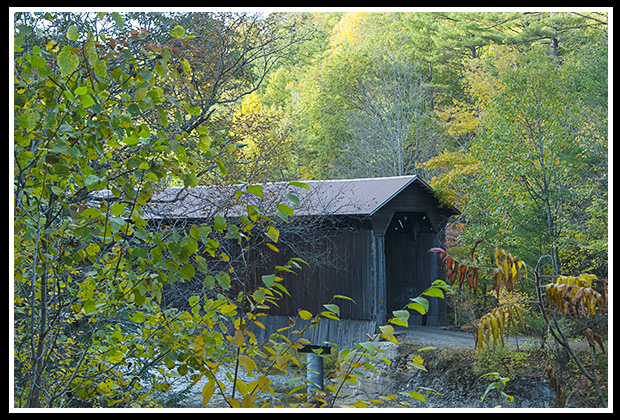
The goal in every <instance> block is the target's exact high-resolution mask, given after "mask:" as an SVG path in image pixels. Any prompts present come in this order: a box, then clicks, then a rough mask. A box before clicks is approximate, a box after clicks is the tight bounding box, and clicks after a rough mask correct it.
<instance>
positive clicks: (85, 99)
mask: <svg viewBox="0 0 620 420" xmlns="http://www.w3.org/2000/svg"><path fill="white" fill-rule="evenodd" d="M93 105H95V100H94V99H93V98H92V96H90V95H84V96H82V106H83V107H84V108H90V107H91V106H93Z"/></svg>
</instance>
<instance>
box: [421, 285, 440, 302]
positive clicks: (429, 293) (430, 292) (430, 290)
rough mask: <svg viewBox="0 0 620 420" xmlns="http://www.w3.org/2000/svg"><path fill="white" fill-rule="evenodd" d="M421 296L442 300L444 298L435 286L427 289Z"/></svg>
mask: <svg viewBox="0 0 620 420" xmlns="http://www.w3.org/2000/svg"><path fill="white" fill-rule="evenodd" d="M422 294H423V295H426V296H431V297H438V298H442V299H443V297H444V294H443V291H442V290H441V289H440V288H439V287H435V286H432V287H429V288H428V289H426V290H425V291H424V293H422Z"/></svg>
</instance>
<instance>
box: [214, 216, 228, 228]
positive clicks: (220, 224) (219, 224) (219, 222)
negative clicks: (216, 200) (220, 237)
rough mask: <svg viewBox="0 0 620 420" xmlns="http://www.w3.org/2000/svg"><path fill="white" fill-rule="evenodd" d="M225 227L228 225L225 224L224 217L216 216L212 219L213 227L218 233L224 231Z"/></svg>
mask: <svg viewBox="0 0 620 420" xmlns="http://www.w3.org/2000/svg"><path fill="white" fill-rule="evenodd" d="M227 225H228V224H227V223H226V218H225V217H224V216H220V215H219V214H218V215H217V216H215V219H213V227H214V228H215V230H217V231H218V232H223V231H224V230H225V229H226V226H227Z"/></svg>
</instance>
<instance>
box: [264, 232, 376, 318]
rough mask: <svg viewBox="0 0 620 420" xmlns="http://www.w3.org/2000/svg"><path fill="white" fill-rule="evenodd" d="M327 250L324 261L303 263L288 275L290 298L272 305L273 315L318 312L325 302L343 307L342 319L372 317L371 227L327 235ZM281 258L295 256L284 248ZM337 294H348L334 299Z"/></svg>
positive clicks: (286, 283)
mask: <svg viewBox="0 0 620 420" xmlns="http://www.w3.org/2000/svg"><path fill="white" fill-rule="evenodd" d="M326 237H328V238H329V239H326V242H325V246H326V247H327V248H328V250H327V251H328V252H327V253H326V254H325V256H324V258H325V261H323V262H321V263H319V262H317V263H316V264H314V265H310V266H305V265H304V266H303V268H302V270H301V271H300V272H299V273H298V274H296V275H292V274H287V275H286V276H285V280H284V281H283V284H284V286H285V287H286V288H287V290H288V291H289V293H290V294H291V297H288V296H285V297H283V298H282V299H281V300H280V301H279V302H278V305H279V307H277V308H272V309H271V310H270V311H269V314H270V315H287V316H295V315H296V314H297V313H298V311H299V310H300V309H305V310H307V311H310V312H311V313H312V314H317V313H319V312H321V311H323V310H325V308H324V307H323V305H324V304H326V303H335V304H336V305H338V306H339V307H340V316H341V318H347V319H359V320H370V319H372V309H373V303H374V301H373V300H374V289H373V286H374V278H373V261H372V260H371V258H370V257H371V255H372V253H371V251H372V250H371V248H372V246H373V244H372V241H373V240H374V239H373V233H372V231H371V230H369V229H360V230H347V231H339V232H338V234H337V235H335V236H334V235H326ZM281 254H282V255H280V256H279V258H281V259H282V260H286V259H288V258H290V256H292V255H287V254H288V253H287V251H286V250H283V249H281ZM335 295H343V296H347V297H349V298H351V299H353V300H354V301H355V303H353V302H351V301H349V300H345V299H340V298H337V299H334V296H335Z"/></svg>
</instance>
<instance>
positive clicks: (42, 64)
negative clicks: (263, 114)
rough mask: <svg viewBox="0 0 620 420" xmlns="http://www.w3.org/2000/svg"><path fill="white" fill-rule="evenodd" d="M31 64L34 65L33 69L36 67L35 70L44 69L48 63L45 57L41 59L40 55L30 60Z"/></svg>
mask: <svg viewBox="0 0 620 420" xmlns="http://www.w3.org/2000/svg"><path fill="white" fill-rule="evenodd" d="M30 64H32V67H34V68H35V69H42V68H43V67H45V65H46V61H45V58H44V57H41V56H40V55H34V56H32V58H31V59H30Z"/></svg>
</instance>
